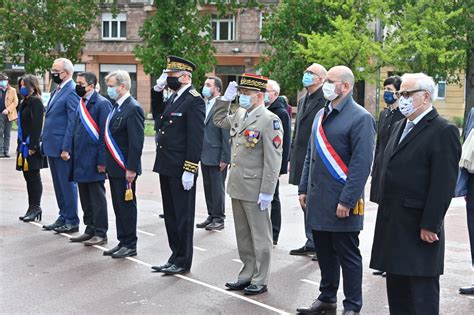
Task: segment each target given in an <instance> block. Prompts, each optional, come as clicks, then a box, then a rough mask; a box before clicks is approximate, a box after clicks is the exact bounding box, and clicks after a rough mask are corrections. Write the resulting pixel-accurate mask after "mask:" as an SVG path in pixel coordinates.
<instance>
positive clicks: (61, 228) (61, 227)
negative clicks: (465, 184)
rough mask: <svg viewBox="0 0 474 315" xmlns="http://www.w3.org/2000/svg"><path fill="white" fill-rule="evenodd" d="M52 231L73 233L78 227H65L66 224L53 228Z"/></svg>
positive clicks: (77, 230)
mask: <svg viewBox="0 0 474 315" xmlns="http://www.w3.org/2000/svg"><path fill="white" fill-rule="evenodd" d="M54 231H55V232H56V233H75V232H79V227H78V226H76V227H66V226H60V227H58V228H55V229H54Z"/></svg>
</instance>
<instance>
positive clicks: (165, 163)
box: [153, 86, 206, 177]
mask: <svg viewBox="0 0 474 315" xmlns="http://www.w3.org/2000/svg"><path fill="white" fill-rule="evenodd" d="M173 100H174V95H172V96H171V97H170V98H169V99H168V100H167V101H166V105H165V108H166V109H165V111H164V113H163V114H162V115H161V116H160V117H159V118H158V119H157V120H156V121H158V123H157V127H158V130H157V137H156V158H155V165H154V167H153V171H154V172H157V173H160V174H161V175H165V176H171V177H181V176H182V174H183V171H185V170H186V171H189V172H192V173H197V172H198V164H199V161H200V160H201V152H202V143H203V139H204V117H205V113H206V109H205V107H206V106H205V105H204V100H203V99H202V97H201V95H200V94H199V93H198V92H197V91H196V90H195V89H194V88H193V87H192V86H190V87H188V88H187V89H186V90H184V91H183V93H182V94H181V95H180V96H179V98H177V99H176V101H174V102H172V101H173Z"/></svg>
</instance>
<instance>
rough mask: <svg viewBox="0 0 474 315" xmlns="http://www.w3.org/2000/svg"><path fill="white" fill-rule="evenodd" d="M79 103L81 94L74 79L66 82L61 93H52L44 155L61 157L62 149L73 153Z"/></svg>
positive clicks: (48, 109) (45, 126)
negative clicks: (76, 90)
mask: <svg viewBox="0 0 474 315" xmlns="http://www.w3.org/2000/svg"><path fill="white" fill-rule="evenodd" d="M56 94H57V95H56ZM78 104H79V95H77V94H76V92H75V83H74V81H73V80H71V81H69V82H68V83H66V84H65V85H64V86H63V87H62V88H61V90H59V93H56V92H53V93H52V94H51V98H50V100H49V102H48V107H47V109H46V115H45V120H44V127H43V136H42V140H43V152H44V155H46V156H49V157H59V156H61V152H62V151H66V152H69V153H71V150H72V137H73V129H74V122H75V120H76V109H77V105H78Z"/></svg>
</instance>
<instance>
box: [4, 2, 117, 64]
mask: <svg viewBox="0 0 474 315" xmlns="http://www.w3.org/2000/svg"><path fill="white" fill-rule="evenodd" d="M105 2H110V1H106V0H95V1H90V0H75V1H70V0H55V1H52V0H2V1H1V5H0V42H1V43H3V49H1V50H0V59H1V61H0V62H4V61H5V60H8V61H10V62H12V63H21V62H23V63H24V64H25V68H26V71H27V72H30V73H39V72H43V71H46V70H48V69H50V67H51V65H52V63H53V61H54V59H55V58H58V57H66V58H69V59H71V60H72V61H73V62H74V61H77V60H78V58H79V52H80V49H81V48H82V47H83V45H84V35H85V33H86V32H87V31H88V30H89V29H90V28H91V27H92V26H93V25H94V23H95V20H96V17H97V15H98V14H99V12H100V8H101V4H103V3H105ZM114 2H116V1H114Z"/></svg>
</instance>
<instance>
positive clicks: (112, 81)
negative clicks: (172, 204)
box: [104, 70, 145, 258]
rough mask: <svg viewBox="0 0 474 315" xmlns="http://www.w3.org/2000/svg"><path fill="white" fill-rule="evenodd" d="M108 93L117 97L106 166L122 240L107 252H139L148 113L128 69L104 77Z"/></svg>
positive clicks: (109, 120)
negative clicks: (138, 191) (139, 194)
mask: <svg viewBox="0 0 474 315" xmlns="http://www.w3.org/2000/svg"><path fill="white" fill-rule="evenodd" d="M105 81H106V82H107V94H108V96H109V97H110V98H111V99H113V100H115V104H114V108H113V110H112V112H111V114H110V115H109V117H108V118H107V123H106V128H105V129H106V130H105V144H106V147H107V150H106V154H105V166H106V170H107V175H108V178H109V183H110V194H111V195H112V204H113V206H114V212H115V222H116V227H117V238H118V240H119V244H118V245H117V246H115V247H114V248H112V249H110V250H107V251H105V252H104V256H112V258H124V257H130V256H136V255H137V199H136V196H135V183H136V181H137V177H138V175H140V174H141V172H142V167H141V156H142V150H143V142H144V139H145V135H144V122H145V115H144V113H143V109H142V108H141V106H140V104H139V103H138V102H137V100H136V99H135V98H133V96H131V95H130V87H131V80H130V75H129V74H128V72H126V71H124V70H117V71H114V72H111V73H109V74H108V75H107V76H106V77H105Z"/></svg>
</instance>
